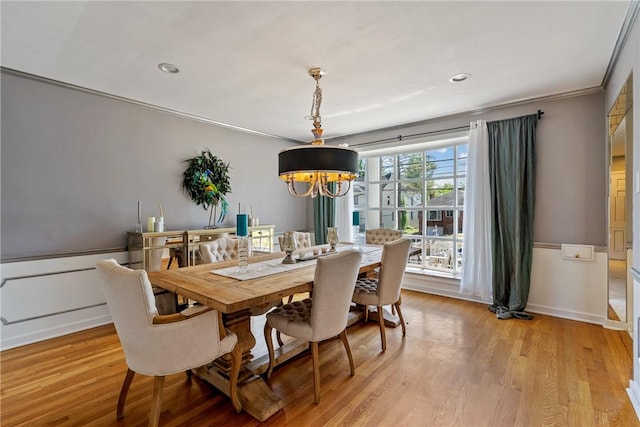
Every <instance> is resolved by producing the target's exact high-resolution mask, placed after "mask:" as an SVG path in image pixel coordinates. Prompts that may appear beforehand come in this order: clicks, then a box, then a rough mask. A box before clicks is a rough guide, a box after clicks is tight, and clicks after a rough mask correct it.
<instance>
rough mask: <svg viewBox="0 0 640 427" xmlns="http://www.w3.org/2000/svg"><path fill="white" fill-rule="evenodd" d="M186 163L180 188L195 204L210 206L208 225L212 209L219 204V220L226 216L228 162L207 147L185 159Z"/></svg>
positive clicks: (207, 207) (204, 206) (229, 186)
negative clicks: (194, 155) (198, 153)
mask: <svg viewBox="0 0 640 427" xmlns="http://www.w3.org/2000/svg"><path fill="white" fill-rule="evenodd" d="M185 163H187V164H188V166H187V169H186V170H185V171H184V178H183V180H182V188H183V189H184V190H185V192H186V193H187V194H188V195H189V197H190V198H191V200H193V201H194V202H195V203H196V204H197V205H202V207H203V208H204V210H208V209H209V208H211V213H210V214H209V226H210V227H211V226H212V224H211V218H212V216H213V217H214V218H215V215H214V214H213V212H214V209H215V208H216V207H217V206H218V205H220V208H221V209H220V217H219V218H218V220H217V222H221V221H223V220H224V218H225V217H226V216H227V211H228V207H229V204H228V203H227V200H226V199H225V196H226V195H227V194H228V193H231V184H230V182H229V181H230V179H229V163H225V162H223V161H222V160H220V159H219V158H218V157H217V156H215V155H213V153H211V151H210V150H209V149H206V150H204V151H202V153H201V154H200V155H199V156H196V157H194V158H192V159H188V160H185Z"/></svg>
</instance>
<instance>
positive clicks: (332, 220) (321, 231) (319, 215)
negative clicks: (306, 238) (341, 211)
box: [313, 183, 336, 245]
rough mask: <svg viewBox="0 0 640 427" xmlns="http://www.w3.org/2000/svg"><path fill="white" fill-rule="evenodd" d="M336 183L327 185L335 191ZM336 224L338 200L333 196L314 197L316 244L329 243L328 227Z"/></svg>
mask: <svg viewBox="0 0 640 427" xmlns="http://www.w3.org/2000/svg"><path fill="white" fill-rule="evenodd" d="M335 186H336V185H335V183H329V184H328V185H327V187H329V190H330V191H331V192H334V191H335ZM335 225H336V200H335V199H332V198H331V197H326V196H318V197H316V198H314V199H313V230H314V232H315V237H316V242H315V244H316V245H324V244H325V243H327V228H329V227H335Z"/></svg>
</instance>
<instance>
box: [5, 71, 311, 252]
mask: <svg viewBox="0 0 640 427" xmlns="http://www.w3.org/2000/svg"><path fill="white" fill-rule="evenodd" d="M1 85H2V105H1V107H2V109H1V120H2V135H1V136H2V139H1V146H0V149H1V190H2V191H1V193H2V194H1V207H2V211H1V212H2V217H1V237H2V239H1V257H2V259H3V260H8V259H12V258H18V257H23V256H40V255H44V256H47V255H55V254H61V253H69V252H82V251H91V250H103V249H113V248H124V247H126V233H125V232H126V231H127V230H132V229H133V227H134V226H135V223H136V221H137V202H138V200H140V201H142V207H143V209H142V210H143V212H142V214H143V217H144V218H146V217H147V216H157V215H158V214H159V208H158V206H159V205H160V204H161V205H162V207H163V210H164V216H165V227H166V228H167V229H183V228H202V227H203V226H205V225H207V223H208V212H206V211H204V210H203V209H202V207H201V206H196V205H195V204H194V203H193V202H192V201H191V200H190V199H189V198H188V196H186V195H185V194H184V193H183V191H182V188H181V180H182V173H183V171H184V169H185V165H184V163H183V160H185V159H188V158H191V157H193V156H195V155H197V154H199V152H200V151H202V150H203V149H205V148H209V149H211V151H212V152H213V153H214V154H216V155H217V156H218V157H220V158H221V159H223V160H224V161H226V162H230V164H231V187H232V190H233V192H232V194H229V195H228V201H229V204H230V208H231V209H230V215H229V216H228V217H227V220H226V221H225V223H226V224H229V225H231V226H233V225H234V224H235V214H236V213H237V210H238V202H240V203H242V207H243V210H244V209H247V210H248V208H249V206H253V210H254V213H255V215H256V216H259V217H260V222H261V223H262V224H275V225H276V229H277V230H282V229H305V228H307V209H308V204H307V203H306V201H305V200H303V199H302V200H301V199H294V198H293V197H291V196H289V194H288V193H287V191H286V188H285V185H284V184H283V183H282V182H281V181H280V180H279V179H278V174H277V153H278V151H280V150H281V149H283V148H287V147H290V146H291V144H290V143H287V142H285V141H282V140H279V139H276V138H270V137H265V136H258V135H253V134H250V133H245V132H240V131H236V130H232V129H228V128H223V127H220V126H216V125H212V124H208V123H204V122H201V121H196V120H192V119H188V118H184V117H180V116H177V115H174V114H170V113H166V112H162V111H158V110H155V109H151V108H146V107H144V106H139V105H135V104H131V103H127V102H124V101H121V100H116V99H111V98H107V97H103V96H99V95H95V94H91V93H87V92H83V91H78V90H73V89H69V88H64V87H60V86H56V85H52V84H48V83H44V82H40V81H35V80H31V79H28V78H23V77H20V76H15V75H11V74H7V73H5V72H3V73H2V75H1ZM144 218H143V223H144V222H145V221H144Z"/></svg>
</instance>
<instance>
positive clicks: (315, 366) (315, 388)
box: [311, 342, 320, 403]
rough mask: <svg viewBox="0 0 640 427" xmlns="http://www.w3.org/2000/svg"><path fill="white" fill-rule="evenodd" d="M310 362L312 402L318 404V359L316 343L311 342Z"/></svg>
mask: <svg viewBox="0 0 640 427" xmlns="http://www.w3.org/2000/svg"><path fill="white" fill-rule="evenodd" d="M311 362H312V364H313V402H314V403H320V358H319V357H318V343H317V342H311Z"/></svg>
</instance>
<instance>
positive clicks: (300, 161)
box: [278, 145, 358, 182]
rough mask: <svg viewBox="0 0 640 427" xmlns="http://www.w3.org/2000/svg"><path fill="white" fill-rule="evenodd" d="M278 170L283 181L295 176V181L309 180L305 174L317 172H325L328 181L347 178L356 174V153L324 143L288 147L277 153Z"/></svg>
mask: <svg viewBox="0 0 640 427" xmlns="http://www.w3.org/2000/svg"><path fill="white" fill-rule="evenodd" d="M278 172H279V175H280V178H281V179H282V180H284V181H287V180H289V179H291V178H292V177H295V178H294V180H295V181H299V182H304V181H306V182H309V179H307V178H306V176H305V175H307V174H315V173H318V172H320V173H327V174H328V175H329V182H334V181H337V180H340V181H342V180H349V179H353V178H355V177H356V176H357V175H358V153H357V152H356V151H354V150H351V149H349V148H344V147H330V146H326V145H307V146H302V147H294V148H289V149H286V150H283V151H281V152H280V153H279V154H278ZM338 175H340V178H339V179H338V178H337V177H338Z"/></svg>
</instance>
